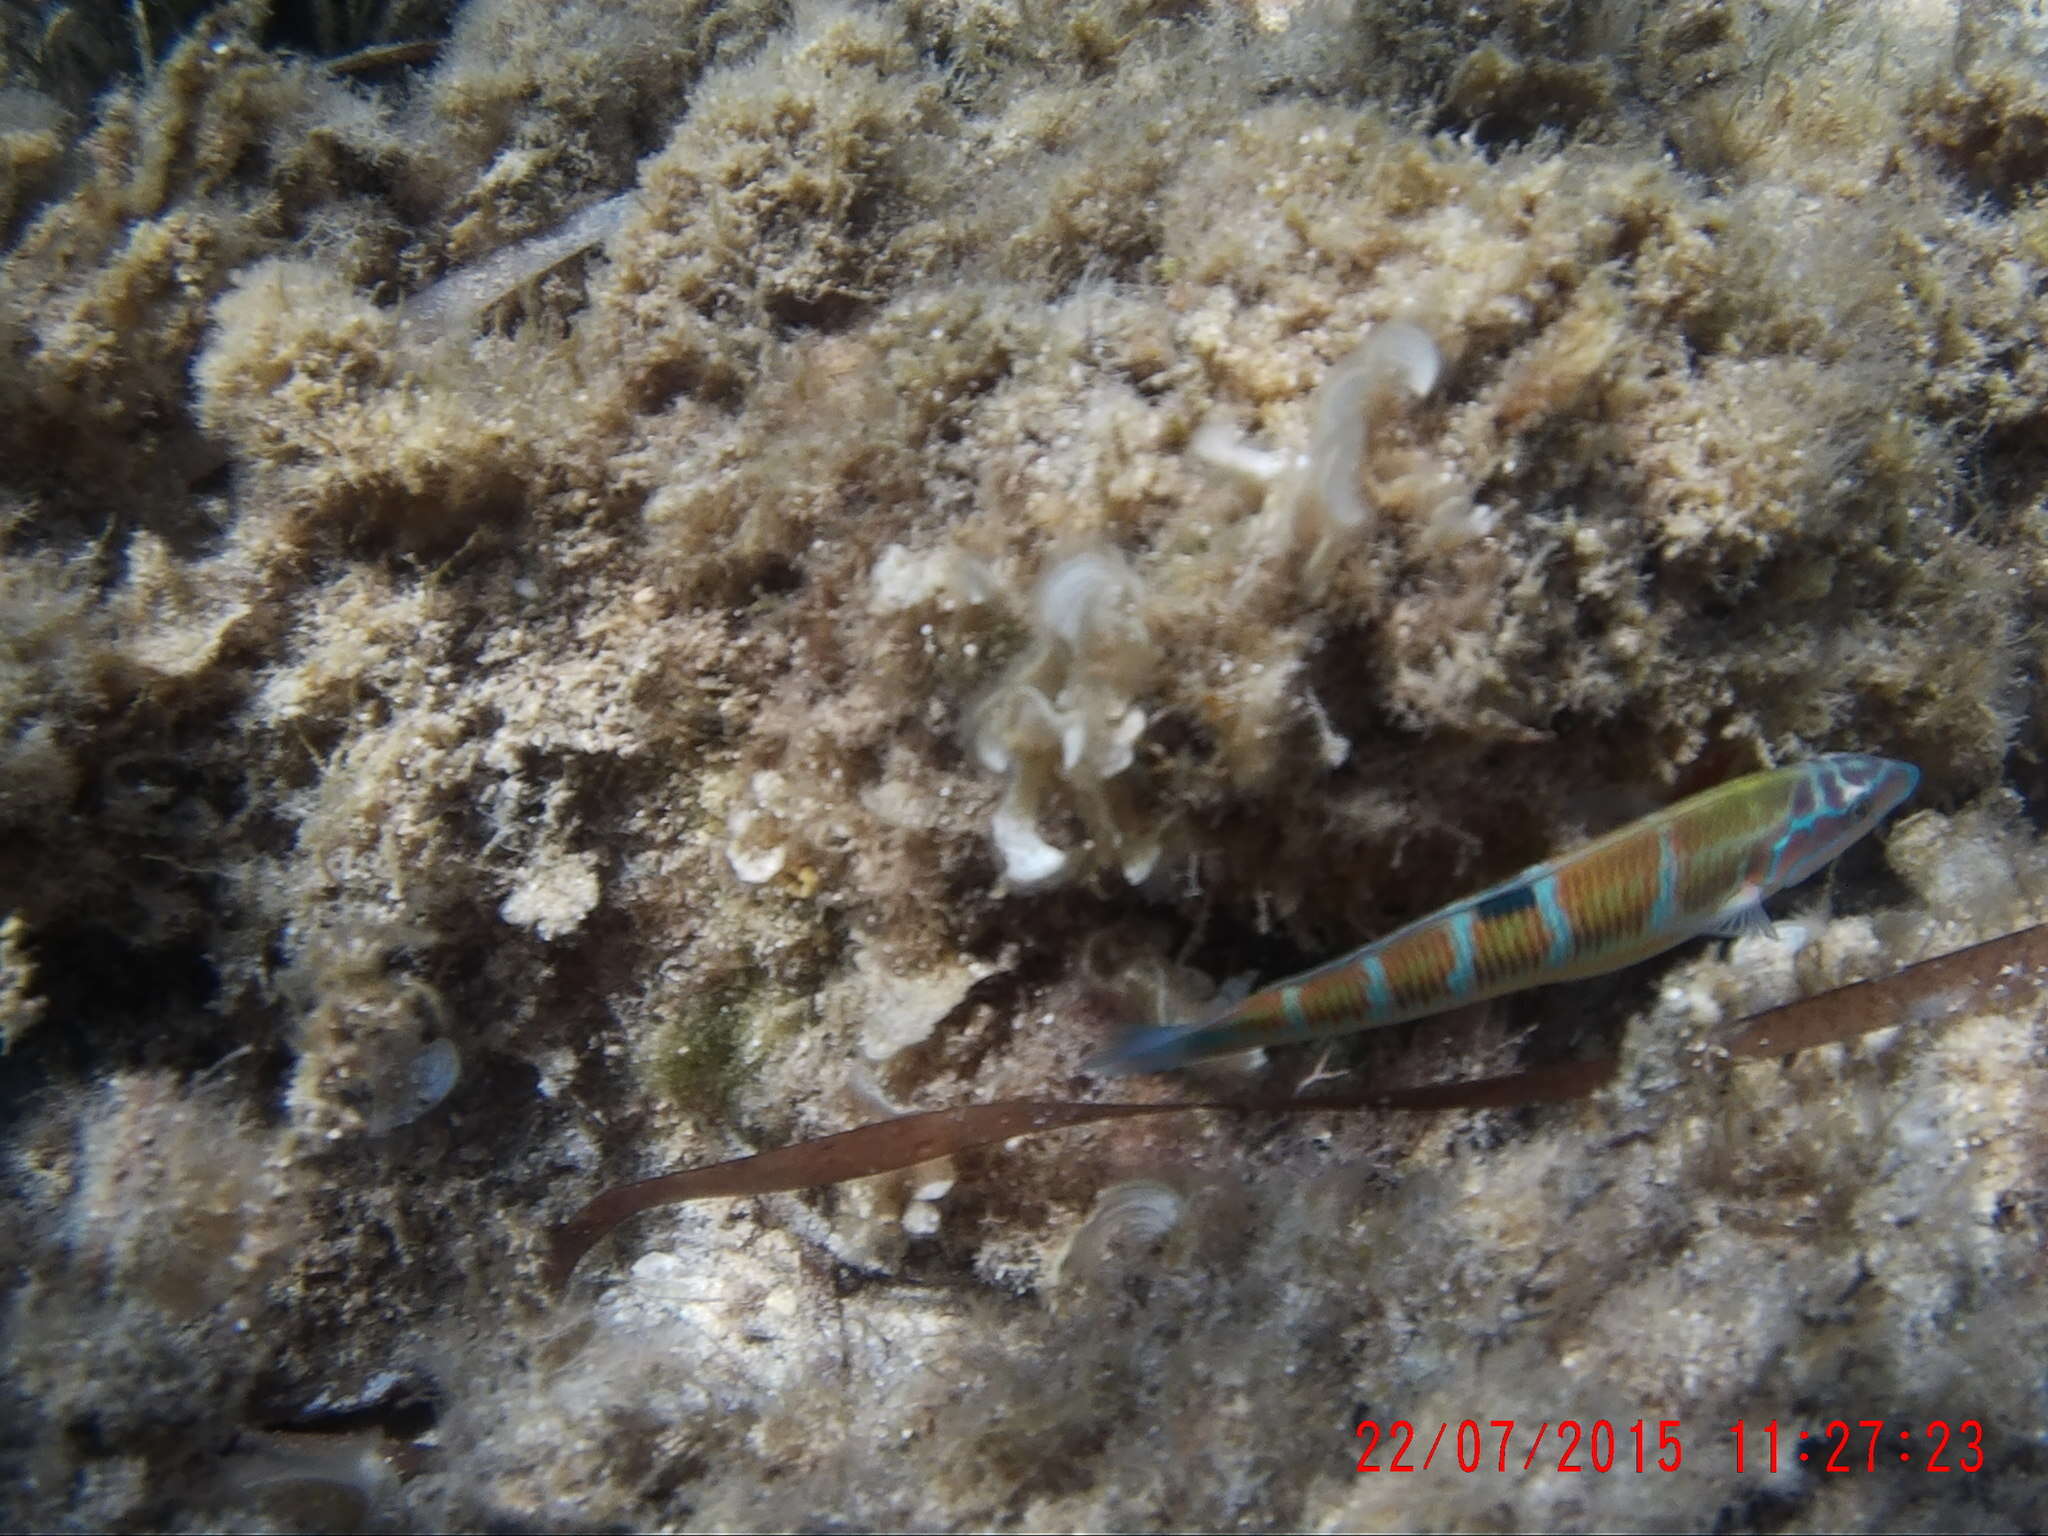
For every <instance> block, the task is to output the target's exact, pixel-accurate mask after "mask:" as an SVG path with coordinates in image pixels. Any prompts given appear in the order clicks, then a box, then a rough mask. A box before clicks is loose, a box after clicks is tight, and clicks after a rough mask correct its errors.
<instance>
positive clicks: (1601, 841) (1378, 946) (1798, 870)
mask: <svg viewBox="0 0 2048 1536" xmlns="http://www.w3.org/2000/svg"><path fill="white" fill-rule="evenodd" d="M1919 782H1920V770H1919V769H1917V768H1915V767H1914V766H1913V765H1912V764H1910V763H1902V762H1897V761H1894V760H1893V759H1891V758H1885V757H1870V756H1867V755H1865V754H1863V753H1860V752H1838V753H1834V754H1832V755H1830V756H1827V757H1818V758H1815V759H1813V760H1812V761H1811V762H1806V763H1800V764H1798V765H1797V766H1796V767H1790V768H1774V769H1771V770H1769V771H1767V772H1764V773H1752V774H1750V775H1748V776H1747V777H1744V778H1740V779H1734V780H1731V781H1730V782H1728V783H1726V784H1723V785H1721V786H1719V787H1718V788H1715V789H1710V790H1708V791H1706V793H1704V794H1699V795H1695V796H1693V797H1692V798H1691V799H1690V800H1682V801H1680V802H1679V803H1678V804H1677V805H1674V806H1670V807H1668V808H1667V809H1665V810H1662V811H1658V812H1657V813H1656V814H1654V815H1651V816H1645V817H1644V818H1643V819H1642V820H1640V821H1637V822H1632V823H1631V824H1629V825H1628V826H1626V827H1622V828H1621V829H1619V830H1618V831H1614V832H1610V833H1608V834H1607V835H1606V836H1605V837H1602V838H1598V839H1595V840H1594V841H1593V842H1590V843H1588V844H1586V845H1585V846H1584V847H1582V848H1579V849H1575V850H1574V851H1573V852H1571V853H1568V854H1565V855H1564V856H1563V857H1561V858H1557V859H1553V860H1552V861H1550V862H1549V863H1547V864H1537V865H1534V866H1533V867H1531V868H1529V869H1525V870H1523V871H1522V872H1521V873H1520V874H1519V875H1516V876H1515V877H1514V878H1513V879H1511V880H1506V881H1503V882H1502V883H1501V884H1499V885H1496V886H1493V887H1491V888H1489V889H1487V890H1484V891H1481V892H1479V893H1478V894H1477V895H1475V896H1467V897H1466V898H1465V899H1464V900H1462V901H1454V902H1452V903H1451V904H1450V905H1449V906H1447V907H1444V908H1443V909H1441V910H1440V911H1437V912H1432V913H1431V914H1430V915H1429V916H1428V917H1424V918H1419V919H1417V920H1416V921H1415V922H1412V923H1410V924H1409V925H1408V926H1407V927H1405V928H1402V929H1400V930H1398V931H1397V932H1394V933H1391V934H1389V935H1387V937H1385V938H1383V939H1379V940H1377V941H1375V942H1374V943H1371V944H1368V945H1366V946H1365V947H1364V948H1363V949H1360V950H1356V951H1354V952H1353V953H1351V954H1348V955H1345V956H1343V957H1342V958H1341V959H1337V960H1332V961H1330V962H1328V963H1327V964H1324V965H1320V966H1317V967H1316V968H1315V969H1314V970H1311V971H1304V972H1302V974H1300V975H1299V976H1293V977H1290V978H1288V979H1287V980H1286V981H1282V982H1277V983H1275V984H1274V985H1273V986H1270V987H1267V988H1266V989H1265V990H1263V991H1261V992H1255V993H1253V994H1252V995H1251V996H1250V997H1248V998H1246V999H1245V1000H1244V1001H1243V1002H1241V1003H1238V1004H1237V1005H1236V1006H1235V1007H1232V1008H1230V1009H1229V1010H1228V1011H1226V1012H1224V1013H1222V1014H1220V1015H1219V1016H1217V1017H1216V1018H1213V1019H1210V1020H1208V1021H1207V1022H1205V1023H1201V1024H1195V1025H1185V1026H1183V1025H1160V1026H1157V1027H1154V1028H1150V1029H1141V1030H1137V1031H1135V1032H1133V1033H1132V1035H1131V1036H1130V1037H1129V1038H1128V1039H1126V1040H1125V1041H1123V1042H1122V1043H1121V1044H1120V1045H1118V1046H1117V1047H1116V1048H1114V1049H1113V1050H1110V1051H1106V1052H1104V1053H1103V1054H1102V1055H1100V1056H1097V1057H1095V1058H1094V1059H1093V1060H1091V1061H1089V1062H1088V1063H1087V1065H1086V1068H1085V1070H1087V1071H1090V1072H1109V1073H1128V1072H1165V1071H1170V1070H1172V1069H1173V1068H1175V1067H1182V1066H1186V1065H1188V1064H1189V1063H1190V1062H1195V1061H1200V1060H1202V1059H1204V1058H1205V1057H1210V1056H1222V1055H1227V1054H1228V1053H1230V1052H1233V1051H1245V1050H1251V1049H1253V1048H1254V1047H1257V1046H1267V1045H1286V1044H1290V1043H1292V1042H1294V1041H1299V1040H1317V1039H1323V1038H1326V1037H1328V1036H1331V1035H1344V1034H1350V1033H1352V1032H1353V1031H1355V1030H1361V1029H1373V1028H1377V1027H1378V1026H1380V1025H1383V1024H1400V1023H1404V1022H1406V1021H1407V1020H1409V1019H1419V1018H1422V1017H1425V1016H1426V1015H1428V1014H1432V1013H1440V1012H1442V1011H1443V1010H1445V1009H1447V1008H1456V1007H1458V1006H1460V1005H1461V1004H1464V1003H1471V1002H1478V1001H1480V1000H1482V999H1484V998H1489V997H1499V996H1501V995H1503V994H1505V993H1509V992H1519V991H1521V990H1523V989H1524V988H1526V987H1537V986H1543V985H1545V984H1546V983H1549V982H1553V981H1570V980H1573V979H1575V978H1577V977H1581V976H1594V975H1598V974H1599V973H1600V972H1602V971H1611V970H1618V969H1619V968H1620V967H1622V966H1625V965H1633V964H1634V963H1635V962H1636V961H1638V960H1647V959H1648V958H1649V957H1650V956H1652V955H1656V954H1661V953H1662V952H1663V951H1665V950H1667V949H1670V948H1671V947H1672V946H1674V945H1676V944H1682V943H1684V942H1685V941H1686V940H1687V939H1689V938H1693V937H1695V936H1696V935H1699V934H1702V933H1718V934H1736V933H1742V932H1746V931H1748V930H1750V929H1752V928H1757V927H1762V926H1765V925H1766V924H1767V921H1768V920H1767V919H1766V918H1765V917H1764V915H1763V908H1762V902H1763V899H1764V898H1765V897H1766V896H1769V895H1770V894H1772V893H1773V892H1774V891H1781V890H1783V889H1784V888H1785V887H1786V886H1789V885H1796V884H1798V883H1799V882H1800V881H1802V880H1804V879H1806V878H1807V877H1808V876H1809V875H1811V874H1813V873H1814V872H1815V871H1817V870H1818V869H1820V868H1821V866H1822V865H1824V864H1827V863H1828V862H1829V861H1830V860H1832V859H1833V858H1834V857H1835V856H1836V855H1837V854H1839V853H1841V852H1842V850H1843V849H1845V848H1847V847H1848V846H1849V845H1850V844H1851V843H1853V842H1855V841H1856V839H1858V838H1859V837H1861V836H1863V834H1864V833H1866V832H1868V831H1869V830H1870V829H1871V828H1872V827H1874V826H1876V825H1877V823H1878V822H1880V821H1881V820H1883V819H1884V818H1885V817H1886V816H1887V815H1889V814H1890V813H1891V812H1892V811H1893V810H1894V809H1896V808H1897V807H1898V805H1899V803H1900V802H1901V801H1902V800H1904V799H1905V798H1906V797H1907V796H1908V795H1910V794H1911V793H1912V792H1913V787H1914V785H1916V784H1918V783H1919Z"/></svg>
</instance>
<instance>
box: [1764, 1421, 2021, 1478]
mask: <svg viewBox="0 0 2048 1536" xmlns="http://www.w3.org/2000/svg"><path fill="white" fill-rule="evenodd" d="M1728 1433H1729V1434H1730V1435H1731V1436H1733V1437H1734V1441H1735V1470H1736V1471H1738V1472H1743V1471H1747V1470H1748V1469H1749V1467H1750V1465H1751V1464H1752V1462H1753V1463H1754V1464H1755V1465H1756V1466H1757V1467H1758V1468H1759V1469H1760V1470H1762V1471H1765V1472H1775V1471H1777V1470H1778V1468H1779V1467H1781V1466H1790V1465H1797V1464H1798V1463H1801V1462H1804V1463H1805V1464H1806V1465H1807V1466H1809V1467H1813V1468H1816V1469H1817V1470H1819V1471H1822V1472H1875V1471H1877V1470H1878V1468H1880V1467H1884V1466H1908V1467H1918V1468H1919V1469H1921V1470H1922V1471H1926V1472H1981V1471H1983V1470H1984V1426H1983V1425H1982V1424H1981V1423H1979V1422H1978V1421H1977V1420H1975V1419H1963V1420H1961V1421H1959V1422H1957V1423H1953V1424H1951V1423H1950V1422H1949V1421H1948V1420H1947V1419H1930V1420H1928V1421H1927V1422H1926V1423H1925V1424H1909V1423H1905V1422H1903V1421H1891V1420H1886V1419H1829V1420H1828V1421H1827V1422H1826V1423H1825V1424H1823V1425H1820V1426H1818V1427H1816V1428H1813V1429H1789V1430H1780V1429H1779V1427H1778V1421H1777V1420H1776V1419H1772V1420H1770V1421H1769V1422H1767V1423H1764V1424H1758V1425H1755V1426H1752V1425H1750V1424H1749V1422H1748V1421H1747V1420H1744V1419H1737V1420H1736V1421H1735V1422H1734V1423H1733V1424H1730V1425H1729V1426H1728ZM1752 1434H1754V1435H1755V1436H1757V1437H1758V1438H1759V1439H1760V1440H1761V1442H1762V1452H1763V1454H1762V1455H1761V1456H1755V1455H1753V1454H1752V1453H1751V1452H1750V1450H1749V1448H1748V1442H1749V1439H1750V1436H1751V1435H1752Z"/></svg>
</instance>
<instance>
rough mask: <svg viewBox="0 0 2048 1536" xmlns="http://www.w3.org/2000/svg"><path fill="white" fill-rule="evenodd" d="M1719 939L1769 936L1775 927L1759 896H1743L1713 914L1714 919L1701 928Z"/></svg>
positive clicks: (1774, 932)
mask: <svg viewBox="0 0 2048 1536" xmlns="http://www.w3.org/2000/svg"><path fill="white" fill-rule="evenodd" d="M1701 931H1702V932H1704V933H1711V934H1713V935H1714V936H1715V937H1716V938H1721V939H1747V938H1750V937H1752V936H1754V937H1757V938H1765V939H1768V938H1771V937H1773V936H1775V935H1776V933H1777V931H1778V930H1777V928H1776V926H1775V925H1774V924H1773V923H1772V922H1771V915H1770V914H1769V913H1768V912H1766V911H1765V910H1764V904H1763V901H1762V899H1761V898H1760V897H1756V896H1745V897H1742V898H1740V899H1738V900H1736V901H1733V902H1730V903H1729V904H1728V905H1727V906H1725V907H1723V908H1722V909H1721V910H1720V911H1719V912H1717V913H1716V914H1715V915H1714V920H1713V921H1712V922H1711V923H1709V924H1707V926H1706V927H1705V928H1704V929H1702V930H1701Z"/></svg>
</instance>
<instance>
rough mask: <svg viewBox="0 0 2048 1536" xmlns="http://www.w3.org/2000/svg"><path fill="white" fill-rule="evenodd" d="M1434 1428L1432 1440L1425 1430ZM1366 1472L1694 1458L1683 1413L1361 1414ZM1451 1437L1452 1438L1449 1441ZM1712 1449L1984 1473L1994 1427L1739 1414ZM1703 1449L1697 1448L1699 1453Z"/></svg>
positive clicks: (1792, 1460)
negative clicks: (1530, 1419)
mask: <svg viewBox="0 0 2048 1536" xmlns="http://www.w3.org/2000/svg"><path fill="white" fill-rule="evenodd" d="M1425 1436H1427V1444H1426V1445H1425V1444H1424V1437H1425ZM1357 1438H1358V1439H1360V1440H1363V1441H1365V1450H1364V1453H1363V1454H1362V1455H1360V1456H1359V1458H1358V1470H1359V1471H1361V1472H1427V1471H1430V1470H1431V1469H1432V1468H1433V1467H1436V1466H1437V1465H1439V1458H1440V1457H1441V1464H1442V1465H1443V1466H1444V1467H1445V1468H1446V1469H1449V1468H1452V1467H1455V1468H1456V1469H1457V1470H1458V1471H1460V1472H1478V1471H1481V1470H1483V1469H1491V1470H1493V1471H1497V1472H1506V1471H1508V1470H1509V1468H1510V1467H1514V1468H1517V1469H1519V1470H1521V1471H1523V1472H1533V1471H1535V1470H1537V1469H1538V1468H1541V1469H1542V1470H1544V1471H1546V1472H1548V1471H1557V1472H1616V1471H1629V1472H1650V1471H1663V1472H1676V1471H1677V1470H1678V1469H1679V1468H1680V1467H1682V1466H1684V1465H1685V1455H1686V1440H1685V1425H1684V1422H1683V1421H1682V1420H1680V1419H1656V1420H1647V1419H1636V1420H1634V1421H1633V1422H1632V1423H1627V1424H1621V1425H1617V1424H1615V1423H1614V1421H1613V1420H1611V1419H1586V1420H1581V1419H1558V1420H1556V1421H1554V1422H1553V1421H1552V1420H1549V1419H1544V1420H1543V1421H1541V1422H1540V1423H1538V1424H1535V1425H1533V1426H1532V1425H1530V1424H1528V1423H1527V1422H1526V1421H1524V1420H1519V1419H1485V1420H1480V1419H1460V1420H1458V1421H1457V1422H1456V1423H1455V1424H1454V1423H1452V1422H1451V1421H1449V1420H1448V1419H1444V1420H1439V1421H1438V1422H1437V1424H1436V1425H1435V1427H1434V1429H1433V1430H1432V1429H1431V1427H1430V1426H1429V1425H1427V1424H1424V1425H1423V1426H1421V1427H1419V1428H1418V1426H1416V1425H1415V1424H1413V1423H1411V1422H1410V1421H1409V1420H1407V1419H1394V1420H1392V1421H1391V1422H1389V1423H1386V1424H1381V1423H1380V1421H1379V1420H1377V1419H1361V1420H1359V1423H1358V1430H1357ZM1447 1442H1448V1443H1447ZM1709 1443H1710V1444H1711V1447H1712V1450H1711V1452H1709V1453H1708V1454H1715V1455H1720V1456H1723V1457H1727V1458H1729V1461H1728V1465H1729V1468H1730V1470H1732V1471H1735V1472H1776V1471H1778V1470H1780V1469H1781V1468H1784V1467H1790V1466H1792V1465H1796V1464H1797V1463H1800V1462H1804V1463H1805V1464H1806V1465H1808V1466H1810V1467H1812V1468H1814V1469H1815V1470H1817V1471H1821V1472H1875V1471H1877V1470H1879V1469H1880V1468H1882V1467H1888V1466H1905V1467H1913V1468H1916V1469H1918V1470H1922V1471H1927V1472H1977V1471H1981V1470H1982V1469H1983V1466H1984V1426H1983V1425H1982V1424H1981V1423H1979V1422H1978V1421H1977V1420H1975V1419H1964V1420H1962V1421H1960V1422H1959V1423H1954V1424H1951V1423H1949V1422H1948V1421H1947V1420H1945V1419H1934V1420H1932V1421H1930V1422H1928V1423H1925V1424H1907V1423H1904V1422H1901V1421H1898V1420H1886V1419H1829V1420H1827V1421H1826V1423H1825V1424H1824V1425H1822V1426H1819V1427H1817V1428H1813V1429H1781V1428H1780V1427H1779V1425H1778V1421H1777V1420H1776V1419H1771V1420H1769V1421H1768V1422H1765V1423H1762V1424H1751V1423H1749V1422H1748V1421H1747V1420H1744V1419H1738V1420H1736V1421H1735V1422H1734V1423H1733V1424H1727V1425H1723V1426H1722V1427H1721V1429H1720V1430H1719V1432H1718V1433H1715V1434H1712V1435H1710V1436H1709ZM1696 1454H1697V1452H1696Z"/></svg>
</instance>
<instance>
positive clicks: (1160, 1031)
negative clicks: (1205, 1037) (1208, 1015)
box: [1081, 1024, 1196, 1077]
mask: <svg viewBox="0 0 2048 1536" xmlns="http://www.w3.org/2000/svg"><path fill="white" fill-rule="evenodd" d="M1195 1033H1196V1031H1195V1030H1194V1029H1191V1028H1189V1027H1188V1026H1186V1025H1182V1024H1154V1025H1149V1026H1147V1027H1145V1028H1142V1029H1133V1030H1131V1031H1129V1032H1128V1033H1127V1034H1125V1036H1124V1037H1123V1038H1122V1039H1121V1040H1119V1041H1118V1042H1117V1043H1116V1044H1115V1045H1113V1046H1111V1047H1110V1048H1109V1049H1108V1050H1106V1051H1101V1052H1098V1053H1097V1054H1096V1055H1093V1056H1090V1057H1089V1058H1088V1059H1087V1060H1086V1061H1084V1062H1082V1063H1081V1070H1082V1071H1083V1072H1087V1073H1090V1074H1092V1075H1093V1076H1096V1077H1130V1076H1133V1075H1134V1074H1136V1073H1139V1072H1171V1071H1172V1070H1173V1069H1174V1068H1175V1067H1180V1066H1185V1065H1187V1063H1188V1062H1189V1061H1191V1060H1193V1059H1194V1058H1193V1055H1192V1054H1191V1053H1190V1051H1189V1049H1188V1042H1189V1041H1190V1040H1191V1039H1192V1038H1193V1037H1194V1035H1195Z"/></svg>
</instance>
